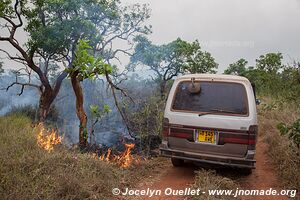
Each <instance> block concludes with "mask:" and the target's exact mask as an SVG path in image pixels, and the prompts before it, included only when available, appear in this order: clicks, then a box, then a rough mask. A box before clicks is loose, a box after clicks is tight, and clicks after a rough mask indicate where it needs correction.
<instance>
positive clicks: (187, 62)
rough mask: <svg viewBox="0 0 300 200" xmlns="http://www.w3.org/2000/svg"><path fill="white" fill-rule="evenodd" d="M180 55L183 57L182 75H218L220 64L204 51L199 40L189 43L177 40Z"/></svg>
mask: <svg viewBox="0 0 300 200" xmlns="http://www.w3.org/2000/svg"><path fill="white" fill-rule="evenodd" d="M177 45H178V50H177V51H178V53H177V54H178V55H179V56H180V55H181V59H182V61H183V63H182V73H192V74H195V73H213V74H214V73H216V72H217V71H216V70H217V68H218V64H217V63H216V62H215V59H214V57H212V55H211V54H210V53H209V52H207V51H202V50H201V46H200V44H199V42H198V40H196V41H194V42H192V43H188V42H186V41H183V40H181V39H177Z"/></svg>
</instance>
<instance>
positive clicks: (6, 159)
mask: <svg viewBox="0 0 300 200" xmlns="http://www.w3.org/2000/svg"><path fill="white" fill-rule="evenodd" d="M0 127H1V129H0V195H1V199H112V193H111V190H112V188H115V187H118V188H124V187H132V186H134V185H135V184H137V183H138V182H139V181H141V180H142V179H146V178H147V177H148V176H149V174H155V173H158V171H159V170H161V168H163V165H164V162H163V161H162V160H161V159H153V160H149V161H144V162H142V163H141V164H140V165H137V166H133V167H131V168H129V169H121V168H119V167H118V166H115V165H113V164H109V163H106V162H103V161H99V160H96V159H93V158H92V157H91V156H89V155H88V154H82V153H80V152H78V151H77V150H69V149H66V148H65V147H64V146H63V145H61V146H57V147H56V148H55V149H54V151H52V152H51V153H48V152H47V151H45V150H44V149H41V148H40V147H38V145H37V144H36V135H37V133H36V130H34V129H33V126H32V123H31V121H30V119H28V118H27V117H24V116H22V115H12V116H8V117H1V118H0Z"/></svg>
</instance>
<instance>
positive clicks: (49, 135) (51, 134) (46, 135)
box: [36, 123, 62, 152]
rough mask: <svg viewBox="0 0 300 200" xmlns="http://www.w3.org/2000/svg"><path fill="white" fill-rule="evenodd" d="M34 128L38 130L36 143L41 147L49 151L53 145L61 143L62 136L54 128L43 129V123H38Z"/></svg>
mask: <svg viewBox="0 0 300 200" xmlns="http://www.w3.org/2000/svg"><path fill="white" fill-rule="evenodd" d="M36 128H37V130H38V135H37V144H38V145H39V146H40V147H41V148H43V149H45V150H47V151H48V152H51V151H53V149H54V146H55V145H58V144H61V142H62V137H61V136H60V135H58V133H57V131H56V130H54V129H45V127H44V124H43V123H39V124H38V125H37V127H36Z"/></svg>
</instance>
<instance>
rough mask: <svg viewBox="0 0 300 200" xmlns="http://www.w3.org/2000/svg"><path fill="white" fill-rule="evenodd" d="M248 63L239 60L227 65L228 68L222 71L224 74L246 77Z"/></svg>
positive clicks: (242, 59)
mask: <svg viewBox="0 0 300 200" xmlns="http://www.w3.org/2000/svg"><path fill="white" fill-rule="evenodd" d="M247 64H248V61H246V60H245V59H244V58H241V59H239V60H238V61H236V62H235V63H232V64H229V67H228V68H227V69H226V70H225V71H224V74H233V75H238V76H246V72H247V68H246V66H247Z"/></svg>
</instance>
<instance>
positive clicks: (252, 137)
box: [248, 125, 258, 150]
mask: <svg viewBox="0 0 300 200" xmlns="http://www.w3.org/2000/svg"><path fill="white" fill-rule="evenodd" d="M248 133H249V146H248V150H255V145H256V140H257V136H258V126H257V125H251V126H250V127H249V131H248Z"/></svg>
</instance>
